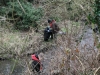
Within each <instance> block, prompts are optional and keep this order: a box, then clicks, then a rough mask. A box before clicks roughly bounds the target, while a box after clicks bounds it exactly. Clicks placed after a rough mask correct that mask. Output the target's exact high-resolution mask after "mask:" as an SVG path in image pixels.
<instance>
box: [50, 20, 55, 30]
mask: <svg viewBox="0 0 100 75" xmlns="http://www.w3.org/2000/svg"><path fill="white" fill-rule="evenodd" d="M53 23H55V20H53V21H52V22H51V23H50V27H51V28H53Z"/></svg>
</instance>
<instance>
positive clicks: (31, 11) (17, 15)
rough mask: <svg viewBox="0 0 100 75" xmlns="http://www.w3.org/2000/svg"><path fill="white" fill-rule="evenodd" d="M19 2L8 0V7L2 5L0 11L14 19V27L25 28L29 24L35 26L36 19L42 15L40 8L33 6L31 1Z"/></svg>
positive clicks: (27, 27)
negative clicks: (9, 0)
mask: <svg viewBox="0 0 100 75" xmlns="http://www.w3.org/2000/svg"><path fill="white" fill-rule="evenodd" d="M20 4H21V5H20ZM20 4H19V3H18V1H14V2H8V7H3V8H2V10H1V13H2V14H4V13H5V14H7V16H8V17H9V18H10V19H14V20H12V21H13V23H15V28H17V29H19V30H27V29H29V27H30V26H32V27H36V26H37V23H36V21H38V20H39V19H41V18H42V16H43V10H42V8H35V7H33V5H32V4H31V3H29V2H27V1H23V0H21V1H20ZM21 6H22V7H21ZM8 20H9V19H8ZM12 21H11V22H12Z"/></svg>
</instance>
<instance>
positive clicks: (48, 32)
mask: <svg viewBox="0 0 100 75" xmlns="http://www.w3.org/2000/svg"><path fill="white" fill-rule="evenodd" d="M49 38H51V39H53V33H52V30H51V29H50V27H46V28H45V30H44V41H48V39H49Z"/></svg>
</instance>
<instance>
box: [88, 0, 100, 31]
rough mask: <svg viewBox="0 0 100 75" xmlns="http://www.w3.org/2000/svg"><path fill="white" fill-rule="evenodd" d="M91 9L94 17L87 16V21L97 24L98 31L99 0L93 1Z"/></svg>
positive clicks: (99, 24)
mask: <svg viewBox="0 0 100 75" xmlns="http://www.w3.org/2000/svg"><path fill="white" fill-rule="evenodd" d="M93 8H94V15H92V14H89V16H88V19H89V20H90V22H92V23H95V24H97V25H98V27H99V30H100V1H99V0H95V4H94V7H93Z"/></svg>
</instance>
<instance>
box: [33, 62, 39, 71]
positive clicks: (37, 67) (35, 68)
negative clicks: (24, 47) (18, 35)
mask: <svg viewBox="0 0 100 75" xmlns="http://www.w3.org/2000/svg"><path fill="white" fill-rule="evenodd" d="M32 69H33V71H34V70H36V71H37V72H39V71H40V63H39V62H38V61H33V62H32Z"/></svg>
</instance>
